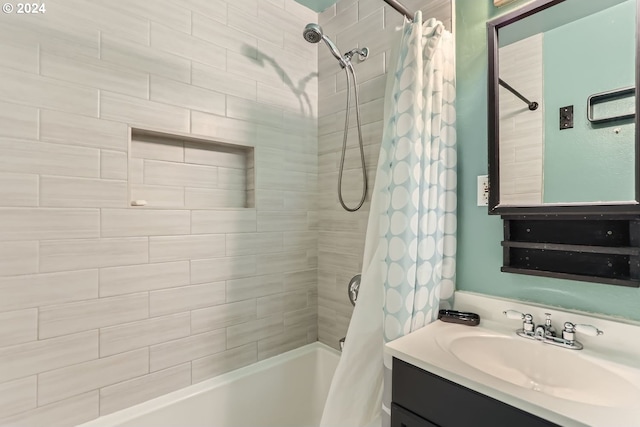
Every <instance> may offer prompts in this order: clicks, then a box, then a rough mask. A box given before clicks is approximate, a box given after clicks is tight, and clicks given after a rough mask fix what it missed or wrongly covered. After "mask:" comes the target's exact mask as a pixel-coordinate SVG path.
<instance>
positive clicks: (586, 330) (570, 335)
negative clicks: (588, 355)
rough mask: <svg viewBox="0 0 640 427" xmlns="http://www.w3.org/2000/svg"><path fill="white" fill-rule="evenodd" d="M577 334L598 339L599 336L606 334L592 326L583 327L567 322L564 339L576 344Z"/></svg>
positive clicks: (563, 334)
mask: <svg viewBox="0 0 640 427" xmlns="http://www.w3.org/2000/svg"><path fill="white" fill-rule="evenodd" d="M576 332H579V333H581V334H585V335H588V336H590V337H596V336H598V335H602V334H604V332H603V331H601V330H600V329H598V328H596V327H595V326H592V325H581V324H578V325H576V324H574V323H571V322H565V323H564V330H563V331H562V338H564V339H565V340H567V341H569V342H574V341H575V333H576Z"/></svg>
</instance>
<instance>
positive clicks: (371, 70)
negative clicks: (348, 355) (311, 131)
mask: <svg viewBox="0 0 640 427" xmlns="http://www.w3.org/2000/svg"><path fill="white" fill-rule="evenodd" d="M402 3H403V4H404V5H405V6H406V7H407V8H408V9H409V10H411V11H417V10H422V11H423V19H424V20H426V19H428V18H431V17H435V18H437V19H439V20H440V21H442V22H443V23H444V24H445V26H446V27H447V29H449V30H450V29H451V17H452V6H451V0H427V1H425V0H403V1H402ZM402 19H403V17H402V16H401V15H400V14H399V13H398V12H396V11H395V10H394V9H392V8H391V7H390V6H388V5H386V4H385V3H384V2H383V1H382V0H360V1H356V0H340V1H339V2H338V3H337V4H336V5H334V6H332V7H330V8H329V9H327V10H326V11H325V12H323V13H321V14H320V25H321V26H322V27H323V29H324V32H325V33H326V34H327V35H329V37H331V38H332V39H333V40H335V41H336V44H337V45H338V47H339V48H340V49H341V51H343V52H345V51H348V50H350V49H352V48H354V47H364V46H366V47H368V48H369V50H370V56H369V58H368V59H367V60H366V61H364V62H362V63H358V61H357V60H356V61H354V62H355V63H356V72H357V76H358V83H359V86H360V104H361V115H362V132H363V140H364V141H363V142H364V145H365V157H366V164H367V172H368V178H369V179H368V184H369V193H370V192H371V189H372V188H373V183H374V179H375V171H376V167H377V162H378V154H379V150H380V140H381V138H382V127H383V123H382V120H383V107H384V99H383V98H384V91H385V83H386V72H387V70H388V64H387V61H388V59H389V54H390V49H391V45H392V40H393V36H392V35H393V33H394V29H395V27H396V26H398V25H400V24H401V22H402ZM318 66H319V68H318V69H319V74H320V76H319V79H320V80H319V87H318V90H319V100H318V102H319V114H318V158H319V160H318V185H319V191H320V196H319V206H318V216H319V232H318V337H319V340H320V341H322V342H323V343H325V344H327V345H330V346H332V347H336V348H337V347H338V340H339V339H340V338H342V337H344V336H345V335H346V332H347V327H348V326H349V320H350V318H351V313H352V310H353V308H352V306H351V303H350V302H349V298H348V295H347V284H348V283H349V281H350V280H351V278H352V277H353V276H354V275H356V274H358V273H360V271H361V269H362V256H363V251H364V241H365V232H366V228H367V220H368V216H369V201H370V199H369V197H367V201H366V203H365V204H364V206H363V207H362V208H361V209H360V210H359V211H357V212H355V213H349V212H346V211H344V210H343V209H342V207H341V206H340V204H339V202H338V196H337V190H336V188H337V181H338V165H339V161H340V151H341V149H342V137H343V128H344V116H345V109H346V84H345V75H344V72H343V71H342V70H341V69H340V67H339V66H338V64H337V62H336V60H335V59H334V58H333V56H331V54H330V53H329V52H328V50H326V49H325V47H324V46H321V47H320V49H319V51H318ZM352 102H353V98H352ZM352 106H353V104H352ZM353 111H354V110H353V109H352V112H351V113H352V114H351V119H350V126H351V129H350V130H349V139H348V149H347V154H346V160H345V171H344V178H343V188H344V190H343V194H344V196H345V201H346V202H347V205H348V206H351V207H353V206H355V205H356V204H357V202H358V201H359V200H360V194H361V191H362V184H361V182H362V178H361V171H360V169H359V168H360V156H359V151H358V138H357V133H356V128H355V114H354V112H353Z"/></svg>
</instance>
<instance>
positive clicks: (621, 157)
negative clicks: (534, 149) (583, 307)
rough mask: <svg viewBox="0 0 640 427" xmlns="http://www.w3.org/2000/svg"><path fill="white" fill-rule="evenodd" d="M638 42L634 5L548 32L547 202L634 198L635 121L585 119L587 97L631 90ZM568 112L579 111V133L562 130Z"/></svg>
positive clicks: (576, 124)
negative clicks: (563, 112)
mask: <svg viewBox="0 0 640 427" xmlns="http://www.w3.org/2000/svg"><path fill="white" fill-rule="evenodd" d="M634 35H635V1H627V2H626V3H622V4H619V5H617V6H614V7H610V8H608V9H606V10H603V11H602V12H599V13H596V14H593V15H589V16H587V17H585V18H582V19H579V20H577V21H575V22H572V23H570V24H566V25H563V26H561V27H558V28H556V29H553V30H550V31H547V32H546V33H545V35H544V104H545V105H544V108H545V110H544V113H545V124H546V126H545V146H544V202H545V203H558V202H560V203H563V202H590V201H628V200H634V199H635V191H634V186H633V183H634V177H635V168H634V152H635V149H634V133H635V132H634V128H635V127H634V124H633V121H632V120H627V121H625V122H615V123H610V124H607V125H592V124H591V123H589V121H588V120H587V97H588V96H589V95H592V94H595V93H600V92H605V91H609V90H612V89H619V88H622V87H626V86H633V83H634V79H635V76H634V71H635V63H634V61H635V55H634V50H635V44H634V42H635V37H634ZM567 50H570V54H567ZM627 99H628V100H633V98H632V97H629V98H627ZM614 104H619V103H607V104H603V106H607V105H611V106H613V105H614ZM567 105H573V108H574V110H573V111H574V127H573V128H572V129H565V130H560V128H559V115H558V111H559V109H560V108H561V107H564V106H567ZM596 111H597V110H596ZM605 114H607V112H605V111H598V115H599V116H600V117H603V116H604V115H605ZM616 128H618V129H620V132H619V133H615V132H614V129H616Z"/></svg>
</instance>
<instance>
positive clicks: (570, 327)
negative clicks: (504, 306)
mask: <svg viewBox="0 0 640 427" xmlns="http://www.w3.org/2000/svg"><path fill="white" fill-rule="evenodd" d="M503 314H504V315H505V316H507V318H508V319H515V320H522V321H523V323H522V329H518V330H517V331H516V334H517V335H518V336H521V337H523V338H527V339H532V340H537V341H541V342H543V343H545V344H552V345H557V346H559V347H563V348H568V349H572V350H582V349H583V348H584V346H583V345H582V344H581V343H580V342H578V341H576V339H575V333H576V332H578V333H582V334H585V335H589V336H594V337H595V336H598V335H602V334H604V332H602V331H601V330H600V329H598V328H596V327H595V326H591V325H576V324H574V323H571V322H565V324H564V328H563V330H562V337H557V336H556V330H555V328H554V327H553V325H552V324H551V314H550V313H545V316H546V319H545V321H544V325H538V326H536V325H535V324H534V323H533V316H532V315H530V314H524V313H521V312H519V311H516V310H506V311H504V312H503Z"/></svg>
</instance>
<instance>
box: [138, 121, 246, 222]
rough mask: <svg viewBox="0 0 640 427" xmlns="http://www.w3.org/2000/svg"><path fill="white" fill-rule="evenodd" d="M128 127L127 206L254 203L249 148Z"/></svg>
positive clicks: (214, 206)
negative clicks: (129, 128)
mask: <svg viewBox="0 0 640 427" xmlns="http://www.w3.org/2000/svg"><path fill="white" fill-rule="evenodd" d="M130 131H131V134H130V145H129V162H128V163H129V200H130V202H131V203H130V204H131V206H136V209H140V208H144V207H148V208H153V209H159V208H160V209H162V208H165V209H224V208H234V209H238V208H253V207H255V201H254V200H255V197H254V193H255V172H254V167H255V166H254V164H255V162H254V148H253V147H249V146H243V145H236V144H230V143H225V142H219V141H214V140H209V139H204V138H194V137H192V136H187V135H177V134H169V133H163V132H158V131H153V130H146V129H139V128H131V130H130Z"/></svg>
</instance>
